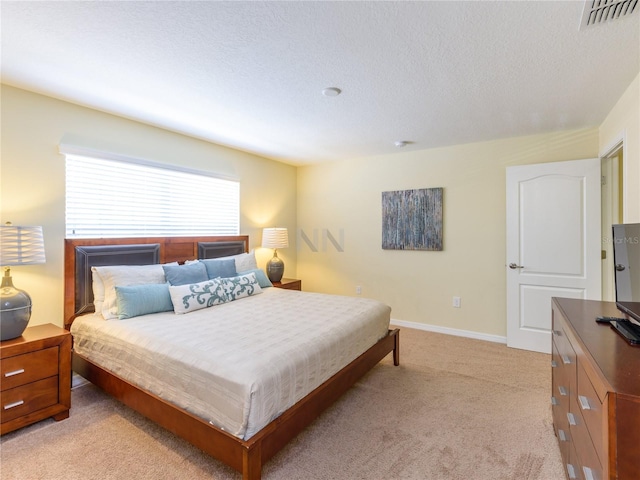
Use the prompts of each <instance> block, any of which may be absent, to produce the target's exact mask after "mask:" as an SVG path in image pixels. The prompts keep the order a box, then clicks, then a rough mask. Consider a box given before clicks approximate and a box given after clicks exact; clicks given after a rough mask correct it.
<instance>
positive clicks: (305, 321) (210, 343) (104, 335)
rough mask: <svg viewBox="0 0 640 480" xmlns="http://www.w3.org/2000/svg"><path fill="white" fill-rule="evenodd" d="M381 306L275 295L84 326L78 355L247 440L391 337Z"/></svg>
mask: <svg viewBox="0 0 640 480" xmlns="http://www.w3.org/2000/svg"><path fill="white" fill-rule="evenodd" d="M390 313H391V309H390V308H389V307H388V306H387V305H385V304H383V303H380V302H378V301H375V300H371V299H365V298H354V297H346V296H337V295H326V294H319V293H310V292H299V291H292V290H285V289H279V288H266V289H264V291H263V293H262V294H259V295H254V296H251V297H247V298H243V299H240V300H236V301H233V302H230V303H225V304H222V305H218V306H215V307H210V308H206V309H203V310H198V311H194V312H191V313H188V314H184V315H177V314H175V313H173V312H164V313H156V314H151V315H144V316H139V317H134V318H130V319H126V320H115V319H114V320H105V319H104V318H103V317H102V316H101V315H93V314H92V315H84V316H80V317H78V318H76V319H75V320H74V322H73V325H72V327H71V333H72V335H73V337H74V351H75V352H76V353H78V354H80V355H82V356H83V357H84V358H86V359H88V360H90V361H91V362H93V363H95V364H97V365H99V366H101V367H102V368H104V369H106V370H108V371H111V372H113V373H114V374H116V375H118V376H119V377H121V378H123V379H125V380H127V381H129V382H131V383H133V384H135V385H137V386H138V387H141V388H143V389H145V390H147V391H149V392H151V393H154V394H155V395H157V396H159V397H161V398H163V399H164V400H167V401H169V402H171V403H173V404H175V405H177V406H179V407H181V408H183V409H185V410H187V411H189V412H190V413H192V414H194V415H196V416H198V417H201V418H203V419H205V420H206V421H208V422H210V423H211V424H213V425H215V426H217V427H219V428H221V429H223V430H225V431H227V432H229V433H231V434H232V435H235V436H236V437H238V438H241V439H244V440H246V439H249V438H251V437H252V436H253V435H254V434H255V433H256V432H258V431H260V430H261V429H262V428H263V427H265V426H266V425H267V424H268V423H270V422H271V421H272V420H274V419H275V418H276V417H278V416H279V415H280V414H281V413H283V412H284V411H285V410H287V409H288V408H289V407H291V406H292V405H294V404H295V403H296V402H297V401H299V400H300V399H302V398H303V397H304V396H306V395H307V394H308V393H309V392H311V391H312V390H314V389H315V388H316V387H318V386H319V385H320V384H322V383H323V382H324V381H325V380H327V379H328V378H330V377H331V376H332V375H333V374H335V373H336V372H338V371H339V370H340V369H341V368H342V367H344V366H346V365H347V364H348V363H350V362H351V361H352V360H354V359H355V358H357V357H358V356H359V355H360V354H361V353H363V352H364V351H365V350H367V349H368V348H369V347H371V346H372V345H374V344H375V343H376V342H377V341H378V340H379V339H380V338H382V337H384V336H385V335H386V334H387V330H388V327H389V319H390Z"/></svg>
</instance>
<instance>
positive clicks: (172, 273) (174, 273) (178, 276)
mask: <svg viewBox="0 0 640 480" xmlns="http://www.w3.org/2000/svg"><path fill="white" fill-rule="evenodd" d="M162 268H163V269H164V276H165V277H166V279H167V282H169V283H170V284H171V285H187V284H191V283H200V282H204V281H205V280H209V277H208V276H207V269H206V268H205V266H204V265H203V264H202V263H200V262H195V263H189V264H187V265H163V266H162Z"/></svg>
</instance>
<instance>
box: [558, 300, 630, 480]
mask: <svg viewBox="0 0 640 480" xmlns="http://www.w3.org/2000/svg"><path fill="white" fill-rule="evenodd" d="M552 311H553V346H552V348H553V350H552V388H553V390H552V397H551V403H552V405H553V406H552V411H553V425H554V429H555V433H556V436H557V437H558V444H559V446H560V452H561V454H562V459H563V462H564V464H565V473H566V476H567V478H569V479H581V480H582V479H584V480H604V479H621V480H635V479H640V348H639V347H634V346H631V345H629V344H628V343H627V342H626V341H625V340H624V339H623V338H622V337H621V336H620V335H619V334H618V333H616V332H615V331H614V330H613V329H612V328H611V327H610V326H609V325H608V324H598V323H596V321H595V319H596V317H597V316H599V315H602V316H621V313H620V312H619V311H618V310H617V309H616V307H615V304H614V303H612V302H598V301H591V300H574V299H567V298H554V299H553V305H552Z"/></svg>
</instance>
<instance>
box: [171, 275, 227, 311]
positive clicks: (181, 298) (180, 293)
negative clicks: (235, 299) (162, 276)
mask: <svg viewBox="0 0 640 480" xmlns="http://www.w3.org/2000/svg"><path fill="white" fill-rule="evenodd" d="M169 294H170V295H171V303H173V311H174V312H176V313H188V312H193V311H194V310H200V309H202V308H207V307H213V306H214V305H220V304H222V303H227V301H228V298H227V293H226V291H225V288H224V284H223V282H222V280H221V279H220V278H214V279H212V280H206V281H204V282H199V283H193V284H191V285H175V286H174V285H170V286H169Z"/></svg>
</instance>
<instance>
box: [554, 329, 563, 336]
mask: <svg viewBox="0 0 640 480" xmlns="http://www.w3.org/2000/svg"><path fill="white" fill-rule="evenodd" d="M552 331H553V334H554V335H555V336H556V337H561V336H562V333H561V332H560V330H552Z"/></svg>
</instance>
